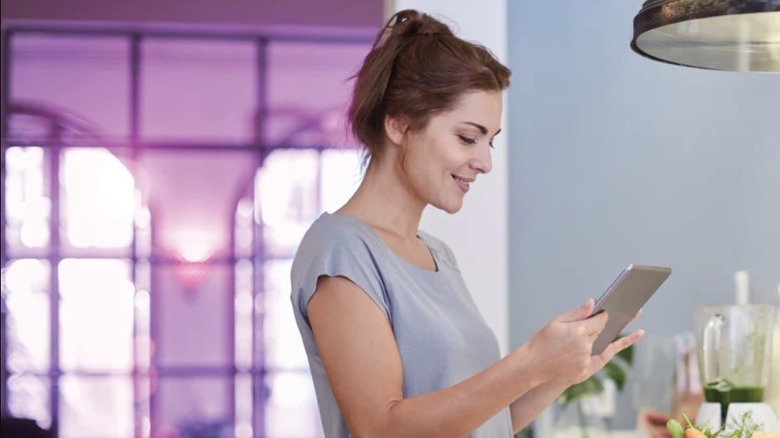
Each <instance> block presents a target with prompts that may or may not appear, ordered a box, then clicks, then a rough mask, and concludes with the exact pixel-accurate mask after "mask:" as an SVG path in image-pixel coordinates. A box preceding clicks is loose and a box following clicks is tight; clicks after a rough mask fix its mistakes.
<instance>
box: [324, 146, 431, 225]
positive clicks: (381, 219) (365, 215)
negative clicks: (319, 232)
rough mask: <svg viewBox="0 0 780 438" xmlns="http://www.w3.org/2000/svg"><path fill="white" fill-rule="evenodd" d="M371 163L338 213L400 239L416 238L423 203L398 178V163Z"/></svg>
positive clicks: (383, 161)
mask: <svg viewBox="0 0 780 438" xmlns="http://www.w3.org/2000/svg"><path fill="white" fill-rule="evenodd" d="M384 158H386V159H384V160H373V159H372V160H371V162H370V163H369V165H368V168H367V169H366V173H365V176H364V177H363V181H362V182H361V183H360V186H359V187H358V189H357V191H356V192H355V194H354V195H353V196H352V198H350V200H349V201H347V203H346V204H345V205H344V206H343V207H342V208H340V209H339V210H338V213H341V214H349V215H352V216H355V217H357V218H358V219H360V220H361V221H363V222H365V223H367V224H369V225H370V226H372V227H374V228H376V229H378V230H381V231H385V232H388V233H391V234H394V235H397V236H399V237H402V238H409V239H416V238H417V230H418V228H419V226H420V218H421V217H422V212H423V210H424V209H425V205H426V204H425V202H424V201H422V200H420V199H419V198H418V197H416V196H415V195H414V193H413V192H412V190H411V189H410V187H409V186H408V184H406V183H405V180H404V178H402V172H403V170H402V169H401V167H400V165H399V164H398V163H399V162H398V160H393V159H391V157H384Z"/></svg>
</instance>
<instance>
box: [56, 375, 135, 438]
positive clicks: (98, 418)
mask: <svg viewBox="0 0 780 438" xmlns="http://www.w3.org/2000/svg"><path fill="white" fill-rule="evenodd" d="M132 384H133V381H132V379H131V378H130V377H74V376H63V377H62V379H61V380H60V391H59V397H60V415H59V424H58V429H59V436H60V438H104V437H115V438H131V437H133V411H132V406H133V386H132Z"/></svg>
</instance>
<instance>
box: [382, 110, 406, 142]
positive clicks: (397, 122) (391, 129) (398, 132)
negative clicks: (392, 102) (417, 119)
mask: <svg viewBox="0 0 780 438" xmlns="http://www.w3.org/2000/svg"><path fill="white" fill-rule="evenodd" d="M408 129H409V124H408V123H406V121H405V120H404V119H402V118H399V117H393V116H385V135H387V138H388V139H389V140H390V142H391V143H393V144H397V145H400V144H402V143H403V141H404V137H405V136H406V131H407V130H408Z"/></svg>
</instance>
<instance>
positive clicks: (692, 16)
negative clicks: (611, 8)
mask: <svg viewBox="0 0 780 438" xmlns="http://www.w3.org/2000/svg"><path fill="white" fill-rule="evenodd" d="M631 48H632V49H633V50H634V51H635V52H637V53H639V54H640V55H642V56H646V57H648V58H650V59H654V60H656V61H661V62H667V63H670V64H677V65H682V66H687V67H698V68H704V69H712V70H729V71H749V72H776V73H778V72H780V0H647V1H645V3H644V5H643V6H642V9H641V10H640V11H639V13H638V14H637V15H636V17H634V37H633V39H632V40H631Z"/></svg>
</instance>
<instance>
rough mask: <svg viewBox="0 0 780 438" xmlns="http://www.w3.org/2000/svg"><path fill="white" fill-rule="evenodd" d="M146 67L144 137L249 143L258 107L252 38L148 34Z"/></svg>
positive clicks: (144, 62)
mask: <svg viewBox="0 0 780 438" xmlns="http://www.w3.org/2000/svg"><path fill="white" fill-rule="evenodd" d="M142 48H143V55H142V56H143V64H142V71H141V75H142V76H141V77H142V78H141V83H142V84H143V86H142V89H141V91H142V93H141V94H142V100H141V102H142V109H141V119H142V123H141V138H143V139H144V140H146V141H159V140H179V141H182V140H189V141H193V142H195V143H196V144H202V143H219V142H228V143H249V142H251V141H253V137H254V132H255V123H254V120H255V112H256V110H257V62H256V52H257V49H256V47H255V45H254V43H252V42H250V41H238V42H237V41H212V40H195V39H187V40H174V39H164V40H156V39H148V40H145V41H144V43H143V46H142Z"/></svg>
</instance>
